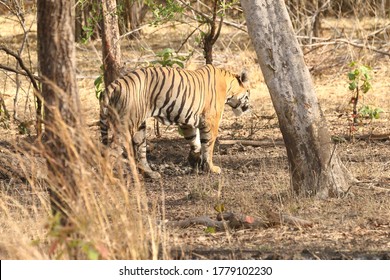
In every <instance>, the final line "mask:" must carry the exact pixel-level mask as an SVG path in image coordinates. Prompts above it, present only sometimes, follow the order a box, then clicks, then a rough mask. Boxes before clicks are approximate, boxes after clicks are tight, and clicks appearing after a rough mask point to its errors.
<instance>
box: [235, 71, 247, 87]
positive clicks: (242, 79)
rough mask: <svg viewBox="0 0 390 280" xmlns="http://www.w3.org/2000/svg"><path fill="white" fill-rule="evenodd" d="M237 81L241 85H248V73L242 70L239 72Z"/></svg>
mask: <svg viewBox="0 0 390 280" xmlns="http://www.w3.org/2000/svg"><path fill="white" fill-rule="evenodd" d="M237 79H238V80H239V81H240V82H241V83H242V84H243V85H248V82H249V79H248V73H247V72H246V69H243V70H242V71H241V74H240V75H237Z"/></svg>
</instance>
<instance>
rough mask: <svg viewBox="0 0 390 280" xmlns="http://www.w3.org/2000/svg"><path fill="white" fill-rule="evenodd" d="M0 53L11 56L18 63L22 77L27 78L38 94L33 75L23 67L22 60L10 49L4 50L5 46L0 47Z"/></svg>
mask: <svg viewBox="0 0 390 280" xmlns="http://www.w3.org/2000/svg"><path fill="white" fill-rule="evenodd" d="M0 51H4V52H5V53H7V54H8V55H10V56H13V57H14V58H15V59H16V60H17V61H18V63H19V65H20V67H21V68H22V69H23V70H24V71H25V74H24V75H25V76H27V77H29V79H30V81H31V83H32V85H33V87H34V89H35V90H36V91H37V92H38V93H39V92H40V90H39V87H38V84H37V82H36V79H35V77H34V75H33V74H32V73H31V72H30V70H28V68H27V67H26V66H25V65H24V63H23V60H22V58H21V57H20V56H19V55H17V54H16V53H14V52H13V51H11V50H10V49H8V48H6V47H5V46H0ZM16 71H17V70H15V71H12V72H15V73H18V72H16Z"/></svg>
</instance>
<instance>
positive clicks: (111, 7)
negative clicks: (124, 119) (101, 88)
mask: <svg viewBox="0 0 390 280" xmlns="http://www.w3.org/2000/svg"><path fill="white" fill-rule="evenodd" d="M102 16H103V30H102V42H103V46H102V51H103V64H104V84H105V86H106V87H107V86H108V85H109V84H110V83H111V82H113V81H114V80H115V79H116V78H118V77H119V76H120V68H121V48H120V44H119V27H118V17H117V12H116V1H115V0H107V1H102Z"/></svg>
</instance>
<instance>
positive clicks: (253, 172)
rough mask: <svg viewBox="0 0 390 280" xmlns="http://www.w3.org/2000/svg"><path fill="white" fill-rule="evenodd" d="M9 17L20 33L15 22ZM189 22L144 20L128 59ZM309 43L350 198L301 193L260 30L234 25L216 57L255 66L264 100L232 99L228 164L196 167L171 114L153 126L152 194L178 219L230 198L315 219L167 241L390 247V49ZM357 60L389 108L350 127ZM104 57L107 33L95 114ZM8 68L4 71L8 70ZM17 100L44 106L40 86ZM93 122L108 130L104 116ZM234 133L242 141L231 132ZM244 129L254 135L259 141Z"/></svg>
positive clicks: (227, 254)
mask: <svg viewBox="0 0 390 280" xmlns="http://www.w3.org/2000/svg"><path fill="white" fill-rule="evenodd" d="M6 24H8V27H9V29H7V30H8V33H7V34H8V35H7V34H4V33H3V31H4V30H5V29H3V28H4V26H6ZM332 24H334V21H332V20H331V19H329V21H326V20H325V24H323V26H325V27H326V26H327V25H329V26H330V25H332ZM339 24H340V23H339ZM0 26H1V27H0V28H1V32H0V34H1V35H0V36H1V37H0V40H1V41H4V43H6V44H7V45H8V46H9V47H13V48H14V49H17V48H18V46H19V45H20V43H21V39H22V36H21V33H20V29H18V28H16V27H11V25H10V23H9V21H8V20H7V19H5V18H3V17H2V18H0ZM329 30H331V28H329ZM329 30H328V31H329ZM186 31H187V30H185V28H182V27H180V26H176V27H175V28H172V27H166V28H160V29H158V30H157V31H156V30H155V29H153V28H152V27H148V28H145V29H144V30H143V32H144V33H143V36H142V39H140V40H136V41H128V40H124V41H123V42H122V51H123V57H124V62H125V64H126V67H128V68H134V67H139V66H146V65H148V62H150V61H152V60H154V59H155V53H156V52H158V51H159V50H162V49H164V48H166V47H171V48H173V49H177V48H178V47H179V46H180V44H181V41H180V40H181V39H182V38H185V34H186V33H185V32H186ZM167 38H169V40H167ZM193 44H195V42H194V41H189V42H187V43H186V45H185V46H184V48H183V50H182V52H183V53H188V52H190V48H191V45H192V46H193ZM35 46H36V33H35V32H32V33H31V34H30V49H31V50H35ZM96 50H97V51H96ZM387 51H389V50H387ZM304 52H305V53H306V54H305V59H306V62H307V65H308V67H309V69H310V71H311V73H312V74H313V81H314V84H315V88H316V92H317V95H318V98H319V102H320V105H321V107H322V110H323V111H324V114H325V116H326V119H327V122H328V126H329V130H330V132H331V134H332V136H333V138H334V139H338V141H336V142H335V145H336V151H337V152H338V154H339V156H340V157H341V159H342V161H343V162H344V164H345V165H346V167H347V168H348V170H349V171H350V173H351V174H352V175H353V176H354V177H355V178H357V179H358V180H359V182H356V183H353V184H352V186H351V188H350V189H349V191H348V195H347V196H346V197H345V198H329V199H326V200H319V199H315V198H307V197H296V196H295V195H293V194H292V193H291V189H290V179H289V178H290V177H289V167H288V162H287V155H286V149H285V147H284V144H283V140H282V136H281V133H280V130H279V127H278V120H277V118H276V115H275V111H274V109H273V106H272V102H271V99H270V96H269V93H268V91H267V87H266V86H265V84H264V81H263V78H262V75H261V71H260V69H259V67H258V64H257V63H256V62H257V58H256V55H255V53H254V51H253V48H252V47H251V44H250V40H249V38H248V36H247V34H245V33H244V32H241V31H237V30H235V29H233V28H231V27H230V28H224V30H223V33H222V35H221V38H220V39H219V41H218V42H217V44H216V47H215V59H214V60H215V64H216V65H217V66H218V67H224V68H226V69H229V70H231V71H233V72H237V73H239V72H240V71H241V69H242V68H243V67H244V68H246V69H247V70H248V72H249V74H250V81H251V88H252V90H251V105H252V111H251V113H249V114H246V115H244V116H243V117H240V118H236V117H234V116H233V113H232V112H231V110H230V109H229V108H226V111H225V113H224V117H223V119H222V123H221V126H220V130H219V131H220V132H219V138H218V142H217V144H216V147H215V151H214V161H215V163H216V164H217V165H219V166H221V168H222V174H221V175H210V174H193V173H191V172H190V169H189V168H188V164H187V160H186V157H187V154H188V147H187V144H186V143H185V141H184V140H183V139H182V137H181V136H180V135H179V133H178V131H177V129H176V128H175V127H174V126H171V127H166V126H163V125H160V133H161V135H160V136H159V137H157V136H156V134H155V131H154V129H153V125H151V126H149V127H148V140H149V141H150V143H149V154H148V157H149V162H150V163H151V165H152V168H154V169H156V170H158V171H159V172H160V173H161V175H162V179H161V180H160V181H158V182H155V181H150V180H145V181H144V182H143V184H144V185H145V188H146V191H147V194H148V197H149V200H150V205H158V206H161V208H159V209H163V210H160V212H161V213H160V214H158V215H161V217H160V218H161V219H162V218H164V219H166V220H169V221H181V220H185V219H189V218H193V217H200V216H209V217H211V218H212V219H215V217H216V215H217V214H218V213H217V211H216V210H215V207H216V205H217V206H218V205H222V204H223V206H224V208H225V210H226V211H229V212H234V213H241V214H243V215H248V216H253V217H261V218H262V219H264V220H267V219H270V217H271V216H273V215H274V214H275V213H276V214H277V215H279V214H287V215H291V216H294V217H299V218H302V219H305V220H308V221H311V222H312V225H311V226H310V227H306V226H300V225H292V224H283V223H282V224H278V223H271V224H269V226H267V227H263V228H256V229H251V228H246V229H243V228H240V229H236V230H228V231H217V232H212V231H210V230H209V229H207V227H206V226H204V225H194V226H190V227H187V228H169V230H168V231H167V236H166V239H167V240H166V243H167V244H168V245H169V247H170V250H171V257H172V258H181V259H390V95H389V94H390V92H389V89H390V63H389V62H390V60H389V57H388V56H385V55H382V54H378V53H373V52H371V51H368V50H366V49H361V48H356V47H353V46H350V45H347V44H344V45H339V44H334V45H331V44H329V45H327V46H322V47H313V48H312V49H309V48H304ZM25 57H26V58H27V55H26V56H25ZM4 59H9V58H7V57H6V56H4V55H3V54H0V60H1V61H2V62H4V63H5V61H4ZM352 60H356V61H362V62H363V63H365V64H369V65H371V66H372V67H373V79H372V81H371V82H372V84H373V89H372V91H370V92H368V93H367V94H366V96H365V97H364V100H363V102H364V104H372V105H374V106H377V107H380V108H382V109H383V113H381V116H380V118H379V119H377V120H373V121H372V122H369V121H367V120H365V121H364V123H362V124H361V125H360V126H359V127H357V129H356V131H354V133H353V135H354V137H351V138H350V136H351V133H350V117H349V116H350V114H351V107H350V106H351V105H350V104H349V101H350V99H351V94H350V92H349V90H348V79H347V73H348V71H349V70H350V68H349V67H348V64H349V62H351V61H352ZM31 61H32V65H33V68H34V69H36V54H35V53H32V54H31ZM202 61H203V60H202V57H201V51H200V50H199V49H196V50H195V51H194V54H193V56H192V58H191V59H190V60H189V61H188V62H187V67H188V68H196V67H197V66H199V65H201V64H202ZM100 64H101V55H100V48H99V43H98V42H96V43H88V44H84V45H83V44H80V45H78V46H77V65H78V66H77V67H78V82H79V90H80V98H81V104H82V107H83V114H84V115H83V117H84V118H85V119H86V123H93V122H94V121H96V120H97V119H98V106H99V105H98V101H97V99H96V97H95V92H94V88H93V81H94V79H95V78H96V77H97V76H98V75H99V67H100ZM0 74H1V79H3V78H4V77H5V75H4V74H3V73H0ZM0 87H2V88H1V89H0V90H1V91H2V94H3V97H4V99H5V102H6V105H7V108H9V110H10V111H11V112H12V108H13V99H14V96H15V86H14V83H13V82H12V80H11V78H10V77H8V78H7V80H6V82H4V83H3V82H1V85H0ZM26 100H27V102H26ZM17 108H18V110H19V114H18V115H19V118H21V119H23V120H26V121H29V120H31V119H32V118H33V116H34V110H33V109H32V108H34V106H33V105H31V94H30V95H29V96H27V93H26V92H21V94H20V99H19V103H18V106H17ZM3 124H5V121H3ZM151 124H152V122H151ZM19 128H20V125H19ZM27 128H28V127H27ZM89 129H90V130H91V133H92V134H94V135H95V136H96V138H98V128H97V127H95V126H92V127H90V128H89ZM20 132H26V130H23V131H21V130H20V129H18V125H17V124H15V123H12V122H11V123H8V124H7V125H2V126H1V128H0V150H1V149H2V148H5V147H6V146H7V145H8V143H15V142H17V143H19V142H23V141H25V140H26V139H27V140H28V141H31V139H32V138H34V132H33V128H32V129H31V136H28V135H26V134H20ZM27 132H28V131H27ZM27 134H28V133H27ZM370 135H376V136H378V135H379V136H380V137H370ZM362 136H363V137H362ZM366 136H367V138H364V137H366ZM225 140H234V141H236V142H235V143H232V144H226V141H225ZM242 140H253V141H254V142H253V143H252V145H248V144H247V143H245V142H242ZM224 141H225V142H224ZM11 180H12V178H8V177H7V176H0V181H1V183H2V184H1V185H0V186H2V187H3V188H4V186H6V185H9V184H10V181H11ZM18 193H19V192H15V194H18ZM0 251H1V250H0Z"/></svg>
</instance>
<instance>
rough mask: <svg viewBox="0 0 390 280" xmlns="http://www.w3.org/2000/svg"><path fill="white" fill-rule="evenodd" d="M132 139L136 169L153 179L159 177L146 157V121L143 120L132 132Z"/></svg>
mask: <svg viewBox="0 0 390 280" xmlns="http://www.w3.org/2000/svg"><path fill="white" fill-rule="evenodd" d="M132 140H133V147H134V152H135V155H136V160H137V167H138V169H139V170H140V171H141V172H142V173H144V174H145V175H146V176H148V177H150V178H152V179H154V180H157V179H160V178H161V175H160V173H158V172H156V171H153V170H152V169H151V168H150V166H149V163H148V161H147V159H146V122H143V123H142V124H141V126H140V127H139V129H138V131H137V132H136V133H134V135H133V138H132Z"/></svg>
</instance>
